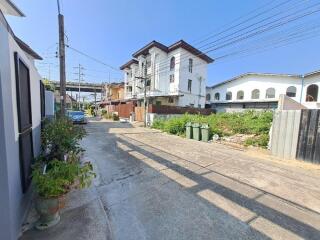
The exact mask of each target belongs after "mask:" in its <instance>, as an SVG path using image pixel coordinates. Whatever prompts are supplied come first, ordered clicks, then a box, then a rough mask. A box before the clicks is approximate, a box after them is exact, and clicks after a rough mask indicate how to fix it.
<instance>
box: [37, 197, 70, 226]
mask: <svg viewBox="0 0 320 240" xmlns="http://www.w3.org/2000/svg"><path fill="white" fill-rule="evenodd" d="M63 205H64V201H61V200H60V198H59V197H57V198H43V197H37V198H36V202H35V208H36V210H37V212H38V214H39V215H40V219H39V220H38V222H37V223H36V225H35V227H36V228H37V229H39V230H44V229H47V228H49V227H52V226H54V225H56V224H57V223H58V222H59V221H60V214H59V209H60V208H61V207H62V206H63Z"/></svg>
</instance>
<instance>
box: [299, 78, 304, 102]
mask: <svg viewBox="0 0 320 240" xmlns="http://www.w3.org/2000/svg"><path fill="white" fill-rule="evenodd" d="M303 87H304V74H303V75H301V93H300V103H302V93H303Z"/></svg>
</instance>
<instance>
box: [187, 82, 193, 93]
mask: <svg viewBox="0 0 320 240" xmlns="http://www.w3.org/2000/svg"><path fill="white" fill-rule="evenodd" d="M191 89H192V80H191V79H189V80H188V91H189V92H191Z"/></svg>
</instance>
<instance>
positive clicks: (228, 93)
mask: <svg viewBox="0 0 320 240" xmlns="http://www.w3.org/2000/svg"><path fill="white" fill-rule="evenodd" d="M226 100H227V101H229V100H232V92H227V93H226Z"/></svg>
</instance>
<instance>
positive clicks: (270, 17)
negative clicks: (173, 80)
mask: <svg viewBox="0 0 320 240" xmlns="http://www.w3.org/2000/svg"><path fill="white" fill-rule="evenodd" d="M291 1H292V0H287V1H284V2H281V3H280V4H278V5H276V6H274V7H272V8H269V9H267V10H265V11H263V12H259V13H258V14H256V15H254V16H253V17H249V18H247V19H245V20H244V21H242V22H240V23H238V24H236V25H232V26H231V27H229V28H228V29H226V30H223V31H220V32H219V33H217V34H216V35H215V36H214V37H217V36H219V35H221V34H223V33H227V32H229V31H230V30H232V29H234V28H237V27H239V26H241V25H243V24H245V23H247V22H249V21H251V20H253V19H255V18H259V17H261V16H262V15H264V14H266V13H268V12H270V11H272V10H274V9H276V8H278V7H280V6H283V7H284V6H285V5H286V4H287V3H289V2H291ZM272 2H273V1H272ZM299 3H301V2H299ZM295 6H296V5H293V7H291V8H286V9H284V10H282V11H281V12H279V13H277V14H274V15H272V16H269V17H267V18H264V19H263V20H260V21H259V22H255V23H254V24H251V25H249V26H245V27H244V28H242V29H240V30H237V31H236V32H233V33H231V34H229V35H227V36H224V37H221V38H220V39H218V40H222V41H223V40H225V39H224V38H226V37H228V36H232V35H234V34H236V33H238V32H241V31H242V30H245V29H248V28H250V27H252V26H254V25H257V24H258V23H263V22H265V21H267V20H270V19H272V18H274V17H276V16H278V15H279V14H282V13H287V12H288V11H290V10H291V9H292V8H294V7H295ZM256 10H260V9H259V8H258V9H256ZM254 11H255V10H254ZM254 11H253V12H254ZM210 38H212V37H210ZM210 38H207V39H205V40H204V41H206V40H208V39H210ZM218 40H215V41H213V42H210V43H207V44H204V45H202V46H200V47H198V49H199V50H201V48H203V47H206V46H208V45H210V44H212V43H215V42H217V41H218ZM201 42H203V41H201ZM188 56H190V53H185V54H182V55H181V57H180V59H182V58H185V57H188ZM163 63H164V62H163ZM164 64H167V62H165V63H164ZM162 65H163V64H162Z"/></svg>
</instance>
